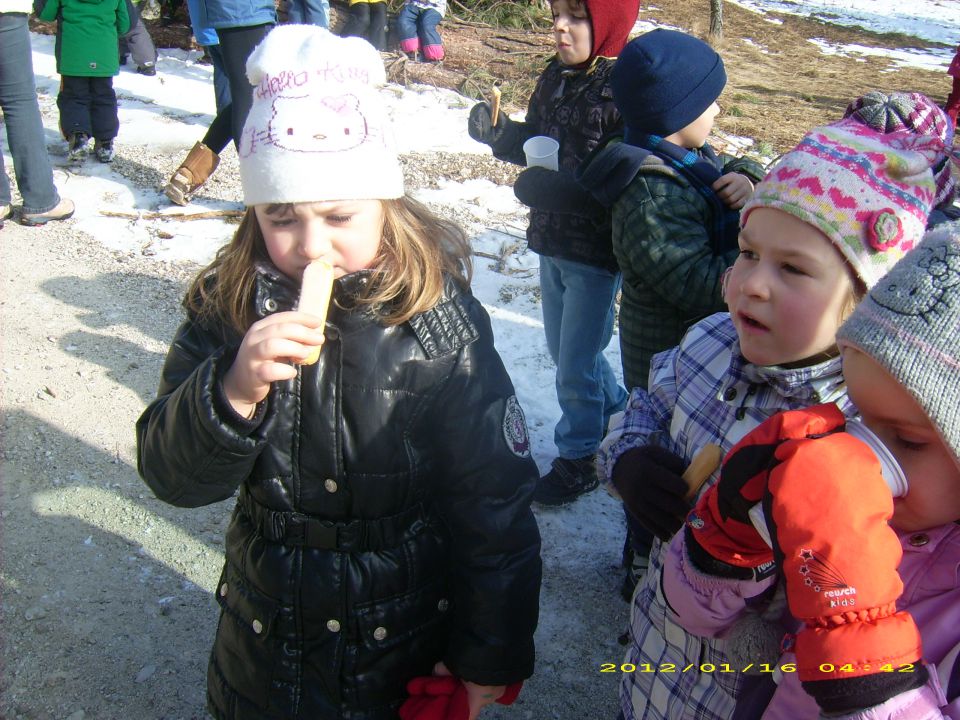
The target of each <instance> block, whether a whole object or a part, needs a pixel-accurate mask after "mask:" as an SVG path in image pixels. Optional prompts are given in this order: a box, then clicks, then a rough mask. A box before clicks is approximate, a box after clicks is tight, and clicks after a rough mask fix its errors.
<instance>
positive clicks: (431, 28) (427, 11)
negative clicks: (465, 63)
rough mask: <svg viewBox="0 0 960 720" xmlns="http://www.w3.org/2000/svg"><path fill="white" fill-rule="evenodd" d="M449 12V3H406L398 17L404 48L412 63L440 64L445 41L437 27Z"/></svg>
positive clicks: (437, 0) (443, 0) (426, 0)
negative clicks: (419, 61)
mask: <svg viewBox="0 0 960 720" xmlns="http://www.w3.org/2000/svg"><path fill="white" fill-rule="evenodd" d="M446 12H447V0H406V2H405V3H404V4H403V9H402V10H401V11H400V14H399V15H398V16H397V32H398V33H399V34H400V49H401V50H402V51H403V52H405V53H406V54H407V57H409V58H410V59H411V60H420V59H422V60H424V61H425V62H440V61H441V60H443V57H444V51H443V39H442V38H441V37H440V33H439V32H437V25H439V24H440V21H441V20H443V16H444V15H445V14H446Z"/></svg>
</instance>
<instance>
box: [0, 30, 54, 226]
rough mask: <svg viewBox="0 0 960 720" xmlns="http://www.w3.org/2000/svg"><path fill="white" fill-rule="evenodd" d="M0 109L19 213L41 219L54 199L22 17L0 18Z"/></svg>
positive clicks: (0, 191) (3, 200)
mask: <svg viewBox="0 0 960 720" xmlns="http://www.w3.org/2000/svg"><path fill="white" fill-rule="evenodd" d="M0 108H2V109H3V121H4V124H5V125H6V128H7V144H8V146H9V148H10V156H11V157H12V158H13V170H14V174H15V175H16V177H17V187H18V188H19V190H20V195H21V196H22V197H23V212H25V213H43V212H46V211H47V210H50V209H52V208H54V207H56V206H57V203H59V202H60V196H59V195H58V194H57V188H56V187H54V184H53V171H52V170H51V168H50V158H49V156H48V155H47V143H46V140H45V139H44V135H43V118H42V117H41V116H40V106H39V105H38V104H37V93H36V88H35V85H34V79H33V56H32V54H31V51H30V30H29V29H28V25H27V15H26V14H25V13H0ZM10 199H11V198H10V181H9V180H8V179H7V171H6V168H4V166H3V154H2V153H0V205H9V204H10Z"/></svg>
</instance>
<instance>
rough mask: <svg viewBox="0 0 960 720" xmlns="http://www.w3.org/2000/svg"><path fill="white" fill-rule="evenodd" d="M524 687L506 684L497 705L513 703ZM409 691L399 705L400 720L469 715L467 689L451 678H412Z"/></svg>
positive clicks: (448, 719) (451, 718)
mask: <svg viewBox="0 0 960 720" xmlns="http://www.w3.org/2000/svg"><path fill="white" fill-rule="evenodd" d="M522 687H523V683H522V682H518V683H513V684H512V685H507V689H506V690H505V691H504V693H503V695H501V696H500V697H499V698H497V702H498V703H500V704H501V705H511V704H513V701H514V700H516V699H517V696H518V695H519V694H520V689H521V688H522ZM407 692H408V693H409V694H410V697H409V698H407V700H406V701H405V702H404V703H403V705H401V706H400V718H401V720H467V718H468V717H469V716H470V708H469V705H468V704H467V689H466V688H465V687H464V686H463V683H462V682H460V680H459V679H458V678H455V677H453V676H452V675H443V676H436V675H429V676H426V677H416V678H413V680H411V681H410V682H408V683H407Z"/></svg>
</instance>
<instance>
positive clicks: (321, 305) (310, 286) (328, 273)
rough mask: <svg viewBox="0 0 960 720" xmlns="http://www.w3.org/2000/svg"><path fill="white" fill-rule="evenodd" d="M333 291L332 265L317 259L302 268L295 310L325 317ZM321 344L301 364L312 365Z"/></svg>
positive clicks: (318, 355) (317, 356)
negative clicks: (298, 296) (298, 298)
mask: <svg viewBox="0 0 960 720" xmlns="http://www.w3.org/2000/svg"><path fill="white" fill-rule="evenodd" d="M332 292H333V267H332V266H331V265H330V263H327V262H323V261H322V260H317V261H314V262H312V263H310V264H309V265H307V266H306V267H305V268H304V269H303V284H302V285H301V287H300V302H298V303H297V310H299V311H300V312H305V313H310V314H311V315H316V316H317V317H319V318H322V319H323V320H324V321H326V319H327V309H328V308H329V307H330V294H331V293H332ZM320 349H321V346H319V345H318V346H317V348H316V349H315V350H314V351H313V352H311V353H310V354H309V355H308V356H307V357H305V358H304V359H303V360H302V361H301V364H302V365H313V364H314V363H315V362H316V361H317V360H319V359H320Z"/></svg>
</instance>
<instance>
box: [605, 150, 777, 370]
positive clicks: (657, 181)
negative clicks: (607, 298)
mask: <svg viewBox="0 0 960 720" xmlns="http://www.w3.org/2000/svg"><path fill="white" fill-rule="evenodd" d="M725 159H727V162H726V164H725V165H724V172H725V173H726V172H739V173H740V174H742V175H746V176H747V177H749V178H751V180H753V181H754V182H756V181H757V180H759V178H760V177H762V175H763V169H762V168H761V167H760V166H759V164H757V163H755V162H752V161H750V160H744V159H730V158H725ZM711 212H713V210H712V208H711V206H710V203H708V202H707V200H706V199H705V198H703V197H702V196H701V195H700V193H699V192H698V191H697V189H696V188H694V187H693V186H692V185H690V183H689V182H688V181H687V180H686V179H685V178H684V177H683V176H681V175H680V173H679V172H677V171H676V170H675V169H673V168H672V167H670V166H668V165H666V164H665V163H664V162H663V160H661V159H660V158H658V157H656V156H650V157H648V158H647V159H646V161H645V162H644V164H643V165H642V167H641V170H640V172H639V173H638V174H637V175H636V177H635V178H634V179H633V181H632V182H631V183H630V184H629V185H628V186H627V188H626V190H624V192H623V194H622V195H620V196H619V197H618V198H617V200H616V201H615V202H614V204H613V252H614V255H615V256H616V258H617V263H618V264H619V265H620V270H621V271H622V272H623V291H622V296H621V305H620V316H619V317H620V348H621V355H622V361H623V368H624V379H625V381H626V383H627V387H631V388H632V387H643V388H645V387H646V386H647V375H648V373H649V369H650V359H651V358H652V357H653V356H654V355H655V354H656V353H658V352H661V351H663V350H667V349H669V348H672V347H673V346H675V345H676V344H677V343H679V342H680V339H681V338H682V337H683V334H684V333H685V332H686V330H687V328H689V327H690V326H691V325H692V324H693V323H695V322H696V321H697V320H699V319H701V318H703V317H705V316H707V315H709V314H711V313H715V312H719V311H722V310H725V309H726V308H725V306H724V302H723V298H722V297H721V292H720V281H721V278H722V276H723V273H724V271H725V270H726V269H727V268H728V267H730V266H731V265H733V262H734V260H736V258H737V254H738V252H739V251H738V249H737V248H736V247H732V248H730V249H729V250H725V251H724V252H720V253H716V252H715V251H714V249H713V248H712V247H711V242H710V236H709V232H708V230H707V228H708V227H709V226H710V223H711V221H712V219H711V217H710V213H711Z"/></svg>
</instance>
